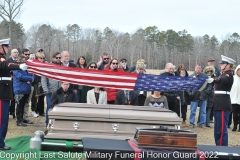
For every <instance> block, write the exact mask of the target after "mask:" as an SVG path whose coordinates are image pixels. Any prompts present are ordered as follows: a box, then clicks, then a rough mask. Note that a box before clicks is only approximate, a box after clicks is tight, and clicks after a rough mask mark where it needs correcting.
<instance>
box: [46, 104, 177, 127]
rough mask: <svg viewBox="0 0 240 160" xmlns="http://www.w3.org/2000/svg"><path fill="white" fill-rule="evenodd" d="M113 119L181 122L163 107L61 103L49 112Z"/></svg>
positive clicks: (63, 116) (57, 115)
mask: <svg viewBox="0 0 240 160" xmlns="http://www.w3.org/2000/svg"><path fill="white" fill-rule="evenodd" d="M76 117H78V119H82V120H91V119H92V120H96V119H98V120H99V121H104V120H107V121H109V120H113V121H125V122H126V121H129V122H131V121H139V122H141V123H145V122H146V121H153V122H154V121H155V123H157V122H158V121H166V122H173V123H175V124H179V123H181V118H179V117H178V116H177V114H176V113H175V112H172V111H171V110H168V109H165V108H157V107H155V108H154V107H148V106H130V105H95V104H85V103H61V104H58V105H56V106H55V107H54V108H53V109H52V111H50V112H49V118H53V119H56V118H57V119H76Z"/></svg>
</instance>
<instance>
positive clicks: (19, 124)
mask: <svg viewBox="0 0 240 160" xmlns="http://www.w3.org/2000/svg"><path fill="white" fill-rule="evenodd" d="M17 126H21V127H26V126H27V125H26V124H25V123H23V122H20V123H17Z"/></svg>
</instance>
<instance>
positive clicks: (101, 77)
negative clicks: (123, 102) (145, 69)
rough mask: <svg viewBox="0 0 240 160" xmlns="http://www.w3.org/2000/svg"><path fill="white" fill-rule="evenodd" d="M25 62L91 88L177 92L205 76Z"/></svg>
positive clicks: (200, 82)
mask: <svg viewBox="0 0 240 160" xmlns="http://www.w3.org/2000/svg"><path fill="white" fill-rule="evenodd" d="M26 64H27V65H28V71H29V73H32V74H35V75H38V76H45V77H47V78H51V79H54V80H57V81H63V82H69V83H72V84H77V85H86V86H94V87H103V88H112V89H122V90H140V91H178V90H201V89H202V88H203V87H204V86H205V84H206V78H194V77H179V76H160V75H152V74H137V73H127V72H120V73H119V72H113V71H102V70H89V69H83V68H71V67H65V66H59V65H54V64H52V63H43V62H39V61H36V60H29V61H27V63H26Z"/></svg>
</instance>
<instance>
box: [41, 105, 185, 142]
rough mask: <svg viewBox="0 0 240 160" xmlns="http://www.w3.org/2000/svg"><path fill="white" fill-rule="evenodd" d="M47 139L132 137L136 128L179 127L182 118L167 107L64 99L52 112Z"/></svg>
mask: <svg viewBox="0 0 240 160" xmlns="http://www.w3.org/2000/svg"><path fill="white" fill-rule="evenodd" d="M48 115H49V124H48V130H49V131H48V133H47V134H46V135H45V138H46V139H66V140H81V138H83V137H91V138H108V139H132V138H133V137H134V135H135V133H136V128H141V127H143V128H149V127H150V128H158V127H160V126H168V127H170V128H175V127H176V126H177V127H179V126H180V124H181V122H182V119H181V118H179V117H178V116H177V114H176V113H175V112H172V111H170V110H168V109H164V108H154V107H148V106H129V105H93V104H85V103H62V104H58V105H56V106H55V107H54V108H53V109H52V110H51V111H50V112H49V114H48Z"/></svg>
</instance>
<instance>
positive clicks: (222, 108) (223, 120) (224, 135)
mask: <svg viewBox="0 0 240 160" xmlns="http://www.w3.org/2000/svg"><path fill="white" fill-rule="evenodd" d="M234 63H235V61H234V60H233V59H231V58H229V57H226V56H223V55H222V60H221V61H220V62H219V64H220V65H221V70H222V74H221V75H220V76H219V77H216V78H214V84H215V91H214V100H213V103H214V108H213V109H214V138H215V143H216V145H217V146H228V120H229V116H230V114H231V111H232V104H231V99H230V90H231V88H232V84H233V75H232V67H233V64H234Z"/></svg>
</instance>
